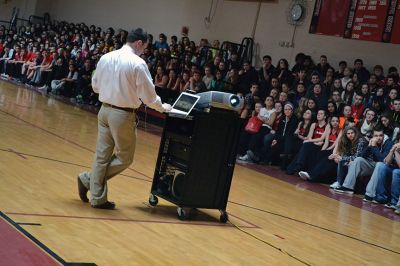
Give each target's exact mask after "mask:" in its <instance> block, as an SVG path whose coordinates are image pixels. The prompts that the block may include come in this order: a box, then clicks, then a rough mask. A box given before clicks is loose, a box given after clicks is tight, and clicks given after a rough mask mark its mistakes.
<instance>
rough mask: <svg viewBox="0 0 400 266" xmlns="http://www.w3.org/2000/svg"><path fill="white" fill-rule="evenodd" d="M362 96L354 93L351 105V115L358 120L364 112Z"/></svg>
mask: <svg viewBox="0 0 400 266" xmlns="http://www.w3.org/2000/svg"><path fill="white" fill-rule="evenodd" d="M363 100H364V96H362V95H359V94H356V96H355V97H354V104H353V105H352V106H351V116H352V117H353V118H354V119H356V120H360V117H361V115H362V113H363V112H364V108H365V107H364V105H363Z"/></svg>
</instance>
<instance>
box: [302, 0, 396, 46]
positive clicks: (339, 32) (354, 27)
mask: <svg viewBox="0 0 400 266" xmlns="http://www.w3.org/2000/svg"><path fill="white" fill-rule="evenodd" d="M310 33H316V34H324V35H331V36H342V37H344V38H351V39H357V40H365V41H375V42H392V43H400V0H342V1H340V0H317V1H316V3H315V7H314V12H313V17H312V20H311V26H310Z"/></svg>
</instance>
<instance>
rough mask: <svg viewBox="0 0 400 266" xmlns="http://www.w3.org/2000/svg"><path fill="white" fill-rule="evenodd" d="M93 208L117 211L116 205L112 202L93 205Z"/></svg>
mask: <svg viewBox="0 0 400 266" xmlns="http://www.w3.org/2000/svg"><path fill="white" fill-rule="evenodd" d="M92 207H93V208H95V209H105V210H113V209H115V203H114V202H112V201H106V202H105V203H103V204H100V205H92Z"/></svg>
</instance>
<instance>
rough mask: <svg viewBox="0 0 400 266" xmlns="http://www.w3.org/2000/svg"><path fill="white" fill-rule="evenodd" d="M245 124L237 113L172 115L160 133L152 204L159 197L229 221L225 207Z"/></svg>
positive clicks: (214, 111) (180, 214) (180, 209)
mask: <svg viewBox="0 0 400 266" xmlns="http://www.w3.org/2000/svg"><path fill="white" fill-rule="evenodd" d="M240 127H241V119H240V117H239V114H238V113H237V112H236V111H232V110H225V109H219V108H211V109H209V110H208V112H201V111H196V110H193V111H192V112H191V115H190V116H188V117H186V118H180V117H176V116H175V117H174V116H172V115H168V116H167V118H166V122H165V126H164V131H163V134H162V139H161V144H160V149H159V153H158V159H157V165H156V169H155V172H154V178H153V184H152V187H151V193H150V198H149V203H150V205H152V206H156V205H157V203H158V198H157V197H161V198H163V199H165V200H167V201H169V202H172V203H174V204H175V205H177V206H178V217H179V219H181V220H183V219H185V218H186V217H187V215H188V214H187V211H185V209H184V208H192V209H197V208H204V209H218V210H220V212H221V216H220V221H221V222H223V223H225V222H226V221H227V220H228V214H227V212H226V205H227V202H228V196H229V190H230V186H231V181H232V175H233V170H234V167H235V161H236V152H237V144H238V140H239V135H240Z"/></svg>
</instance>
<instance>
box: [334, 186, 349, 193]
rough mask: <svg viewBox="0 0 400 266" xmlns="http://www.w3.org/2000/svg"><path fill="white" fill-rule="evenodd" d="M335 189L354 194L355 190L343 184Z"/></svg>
mask: <svg viewBox="0 0 400 266" xmlns="http://www.w3.org/2000/svg"><path fill="white" fill-rule="evenodd" d="M334 191H335V192H338V193H344V194H354V190H352V189H350V188H347V187H344V186H341V187H339V188H335V189H334Z"/></svg>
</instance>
